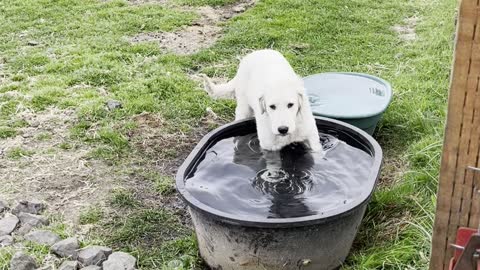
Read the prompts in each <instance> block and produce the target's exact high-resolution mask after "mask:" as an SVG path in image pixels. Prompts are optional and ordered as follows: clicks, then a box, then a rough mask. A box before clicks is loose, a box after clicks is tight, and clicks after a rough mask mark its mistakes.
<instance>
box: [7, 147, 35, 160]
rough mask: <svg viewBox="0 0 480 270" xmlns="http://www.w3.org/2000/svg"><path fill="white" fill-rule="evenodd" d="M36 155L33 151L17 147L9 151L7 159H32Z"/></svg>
mask: <svg viewBox="0 0 480 270" xmlns="http://www.w3.org/2000/svg"><path fill="white" fill-rule="evenodd" d="M33 154H34V152H33V151H31V150H27V149H24V148H22V147H15V148H12V149H10V150H8V151H7V155H6V156H7V158H9V159H21V158H24V157H30V156H32V155H33Z"/></svg>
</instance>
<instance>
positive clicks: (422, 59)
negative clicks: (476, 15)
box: [0, 0, 456, 269]
mask: <svg viewBox="0 0 480 270" xmlns="http://www.w3.org/2000/svg"><path fill="white" fill-rule="evenodd" d="M174 2H175V3H177V4H183V5H195V6H197V5H204V4H210V5H227V4H230V3H232V2H234V1H233V0H202V1H190V0H174ZM455 4H456V3H455V1H448V0H437V1H423V0H400V1H386V0H380V1H378V0H335V1H334V0H262V1H259V3H258V4H257V5H256V6H255V7H254V8H253V9H251V10H249V11H247V12H246V13H244V14H242V15H240V16H238V17H236V18H234V19H232V20H231V21H229V22H227V23H226V25H225V29H224V36H223V38H222V39H220V40H219V41H218V42H217V43H216V44H215V45H214V46H213V47H212V48H209V49H205V50H202V51H200V52H199V53H197V54H194V55H190V56H177V55H173V54H169V53H167V52H165V51H163V50H161V49H159V47H158V45H157V44H155V43H152V42H150V43H135V44H132V43H130V42H129V41H128V38H129V37H131V36H134V35H136V34H139V33H143V32H161V31H175V30H178V29H180V28H181V27H182V26H185V25H190V24H191V23H192V22H193V21H194V20H195V19H196V18H197V15H195V14H194V13H192V12H188V11H184V10H182V9H181V8H179V7H176V8H175V7H170V8H166V7H162V6H161V5H155V4H145V5H130V4H128V3H127V2H126V1H121V0H113V1H98V0H58V1H46V0H40V1H37V0H23V1H20V0H5V1H1V2H0V14H1V15H0V25H2V27H0V52H1V57H0V63H5V65H4V69H3V71H2V72H4V73H5V74H6V77H5V78H6V80H5V82H4V83H2V84H0V94H2V93H7V92H13V91H14V92H15V93H19V94H20V95H18V94H17V95H0V127H1V128H0V140H1V139H5V138H9V137H13V136H16V135H17V134H18V132H20V130H19V129H21V128H23V127H25V126H27V124H28V123H25V121H24V120H21V119H20V118H19V117H18V115H17V114H18V113H19V112H21V111H22V110H25V109H29V110H33V111H42V110H45V109H46V108H48V107H50V106H55V107H58V108H61V109H65V108H70V109H76V111H77V117H78V119H76V121H75V124H74V126H72V127H71V129H70V138H69V139H70V140H69V141H68V142H64V143H62V144H60V145H59V147H60V148H61V149H64V150H65V151H67V150H70V149H71V147H70V146H71V145H75V146H77V145H78V146H79V147H82V146H84V145H86V146H88V147H90V148H91V149H92V150H91V152H90V154H89V157H90V158H92V159H97V160H103V161H109V162H108V164H110V165H111V166H112V167H113V168H114V171H115V172H116V173H118V174H120V176H122V177H127V178H128V179H135V180H136V181H138V182H132V183H133V184H132V185H129V188H122V189H116V190H114V191H113V192H112V194H111V196H110V199H109V202H110V207H112V208H113V209H114V210H115V211H114V214H100V213H98V212H95V211H96V210H95V209H94V210H92V209H88V210H86V212H85V213H83V214H82V215H81V216H82V217H83V222H84V223H85V222H86V223H93V224H96V225H99V226H100V227H102V226H103V228H104V229H103V230H104V231H102V230H101V229H98V230H99V231H98V235H97V236H98V237H99V238H100V239H102V240H101V241H102V242H105V243H110V244H112V245H113V246H114V247H116V248H118V249H122V250H125V251H129V252H132V253H133V254H135V255H137V256H138V257H139V262H140V263H139V264H140V268H141V269H171V268H174V267H178V269H192V268H194V267H197V268H201V266H200V265H201V264H200V263H199V261H198V254H197V250H196V243H195V240H194V237H193V236H192V232H191V231H190V230H189V229H188V228H186V227H185V226H183V225H181V224H182V222H180V220H181V214H178V213H174V212H169V211H168V210H165V209H159V208H161V207H158V206H156V205H152V202H155V203H159V204H160V203H163V202H164V201H169V200H172V198H173V196H174V193H173V192H174V190H173V189H172V179H171V177H170V176H169V175H170V173H171V172H157V171H156V170H159V168H158V166H159V165H162V164H164V163H168V162H172V161H174V160H175V159H176V158H178V157H179V156H181V154H182V151H184V150H183V148H177V147H176V145H175V147H174V146H172V147H168V148H163V149H162V148H161V147H159V148H158V149H159V150H158V153H154V154H152V153H149V154H148V155H145V154H142V153H144V152H142V151H141V149H139V148H141V146H139V145H142V144H136V143H135V144H134V143H132V141H134V142H138V141H139V140H141V139H142V138H143V137H142V136H147V135H149V134H137V133H135V132H138V131H137V128H138V127H137V126H136V124H134V123H133V122H134V121H133V120H132V119H133V116H135V115H138V114H140V113H142V112H146V113H151V114H155V115H159V116H160V118H161V121H163V123H161V124H159V125H158V126H153V127H152V129H153V128H154V129H158V130H161V131H163V132H165V133H166V134H175V133H174V132H178V133H179V134H180V133H181V134H187V135H190V134H193V131H194V130H195V127H196V126H201V125H203V124H202V123H203V122H200V121H201V119H202V118H203V117H204V116H205V110H206V108H207V107H211V108H212V109H213V110H214V111H215V112H216V113H217V114H218V115H219V116H221V117H223V118H227V119H232V115H233V114H234V103H233V102H231V101H214V100H211V99H210V98H208V97H207V96H206V95H205V94H204V93H203V92H202V91H198V86H197V83H195V82H194V81H192V80H191V79H190V78H189V76H188V74H190V73H192V72H203V73H206V74H209V75H214V74H215V75H216V76H227V77H232V76H233V75H234V73H235V70H236V68H237V65H238V60H237V59H236V56H237V55H243V54H245V52H246V51H248V50H250V49H261V48H274V49H277V50H279V51H281V52H282V53H283V54H284V55H285V56H286V57H287V58H288V60H289V61H290V62H291V64H292V66H293V67H294V68H295V70H296V71H297V72H298V73H299V74H300V75H309V74H313V73H318V72H325V71H353V72H365V73H369V74H373V75H377V76H380V77H382V78H384V79H386V80H387V81H389V82H390V83H391V84H392V86H393V89H394V93H395V95H394V99H393V102H392V104H391V106H390V107H389V109H388V110H387V112H386V113H385V115H384V117H383V119H382V121H381V122H380V124H379V127H378V130H377V132H376V134H375V136H376V138H377V139H378V140H379V142H380V144H381V145H382V147H383V149H384V151H385V156H386V158H387V160H389V162H391V163H392V164H386V167H388V168H393V169H391V170H393V173H392V174H388V175H389V178H387V177H382V178H381V179H380V184H381V185H380V188H379V189H377V191H376V192H375V195H374V197H373V199H372V202H371V203H370V204H369V206H368V209H367V213H366V216H365V218H364V221H363V225H362V227H361V229H360V232H359V234H358V236H357V239H356V240H355V243H354V246H353V249H352V252H351V255H350V256H349V258H348V259H347V262H346V265H345V266H344V268H345V269H426V267H427V262H428V257H429V255H430V254H429V252H430V240H431V236H430V234H431V231H432V223H433V217H434V209H435V192H436V188H437V184H438V180H437V179H438V169H439V160H440V151H441V143H442V139H443V128H444V122H445V115H446V100H447V89H448V81H449V75H450V67H451V60H452V55H453V54H452V47H453V38H452V37H453V32H454V23H453V22H454V13H455ZM412 16H417V17H418V18H419V20H418V23H417V25H416V33H417V39H416V40H414V41H412V42H405V41H402V40H401V39H400V38H399V37H398V36H397V34H396V33H395V32H394V31H392V29H391V27H392V26H394V25H396V24H403V20H404V19H405V18H408V17H412ZM32 40H34V41H37V42H38V43H39V44H38V45H37V46H29V45H28V42H29V41H32ZM102 92H105V93H106V94H102ZM22 95H28V96H29V97H30V98H27V97H25V96H22ZM109 99H115V100H118V101H120V102H121V103H122V105H123V106H122V108H121V109H117V110H114V111H109V110H107V109H106V107H105V102H106V101H107V100H109ZM159 121H160V120H159ZM172 127H174V128H173V130H172ZM208 128H209V129H210V128H211V127H210V126H209V127H208ZM143 132H148V131H143ZM135 136H137V137H135ZM147 137H148V136H147ZM39 139H40V138H39ZM42 139H48V138H46V137H45V138H42ZM155 149H157V148H155ZM32 154H33V152H30V151H27V150H25V149H23V148H14V149H10V151H9V152H7V153H6V155H7V157H8V158H10V159H13V160H14V159H21V158H22V157H24V156H31V155H32ZM396 161H402V162H398V163H399V164H401V165H400V166H399V167H396V166H395V164H396V163H395V162H396ZM168 164H169V163H168ZM390 165H391V166H390ZM130 166H136V167H145V170H133V169H132V170H130V168H129V167H130ZM145 172H146V173H145ZM140 186H141V187H143V188H144V189H143V190H135V188H139V187H140ZM97 210H98V209H97ZM9 256H10V253H9V252H8V251H5V250H3V251H2V250H1V249H0V269H8V267H7V266H6V265H7V262H8V259H9Z"/></svg>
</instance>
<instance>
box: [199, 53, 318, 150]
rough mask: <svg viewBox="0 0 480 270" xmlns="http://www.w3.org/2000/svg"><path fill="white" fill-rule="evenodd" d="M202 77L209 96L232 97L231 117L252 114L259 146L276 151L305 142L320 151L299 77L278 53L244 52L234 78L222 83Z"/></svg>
mask: <svg viewBox="0 0 480 270" xmlns="http://www.w3.org/2000/svg"><path fill="white" fill-rule="evenodd" d="M204 77H205V80H206V85H205V89H206V91H207V92H208V93H209V95H210V96H212V97H215V98H233V96H235V97H236V100H237V107H236V109H235V120H241V119H245V118H249V117H252V116H254V117H255V120H256V124H257V133H258V139H259V141H260V146H261V147H262V148H263V149H265V150H270V151H276V150H280V149H281V148H282V147H284V146H286V145H288V144H290V143H293V142H306V143H307V144H308V146H309V147H310V148H311V149H312V150H313V151H316V152H317V151H318V152H320V151H322V146H321V144H320V139H319V136H318V130H317V126H316V124H315V119H314V118H313V115H312V111H311V108H310V103H309V102H308V98H307V96H306V95H305V90H304V86H303V80H302V79H301V78H300V77H299V76H298V75H297V74H296V73H295V71H294V70H293V69H292V67H291V66H290V64H289V63H288V61H287V60H286V59H285V58H284V57H283V55H282V54H281V53H279V52H277V51H274V50H259V51H255V52H252V53H250V54H248V55H247V56H245V57H244V58H243V59H242V60H241V61H240V66H239V68H238V71H237V74H236V75H235V77H234V78H233V79H232V80H231V81H229V82H228V83H225V84H221V85H215V84H213V83H212V82H211V81H210V79H209V78H208V77H206V76H204Z"/></svg>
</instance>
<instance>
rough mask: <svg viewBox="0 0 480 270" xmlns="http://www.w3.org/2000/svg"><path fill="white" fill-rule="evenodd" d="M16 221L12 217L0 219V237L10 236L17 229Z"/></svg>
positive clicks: (14, 217)
mask: <svg viewBox="0 0 480 270" xmlns="http://www.w3.org/2000/svg"><path fill="white" fill-rule="evenodd" d="M18 221H19V220H18V218H17V217H16V216H14V215H9V216H6V217H4V218H3V219H0V236H2V235H8V234H11V233H12V232H13V231H14V230H15V228H16V227H17V225H18Z"/></svg>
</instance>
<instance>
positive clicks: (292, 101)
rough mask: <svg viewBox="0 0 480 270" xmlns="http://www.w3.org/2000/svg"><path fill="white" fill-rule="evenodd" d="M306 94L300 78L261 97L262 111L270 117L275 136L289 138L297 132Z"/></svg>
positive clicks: (273, 88) (272, 89)
mask: <svg viewBox="0 0 480 270" xmlns="http://www.w3.org/2000/svg"><path fill="white" fill-rule="evenodd" d="M304 92H305V91H304V86H303V81H302V80H301V79H300V78H299V80H295V81H288V82H284V83H279V84H277V85H275V86H274V87H270V89H268V90H266V91H265V92H264V95H263V96H261V97H260V99H259V103H260V110H261V112H262V114H267V115H268V118H269V119H270V124H271V129H272V133H273V134H275V135H278V136H287V135H289V134H292V133H293V132H294V131H295V130H296V128H297V127H296V124H297V118H298V117H299V116H300V114H301V111H302V107H303V106H304V104H303V103H304Z"/></svg>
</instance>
